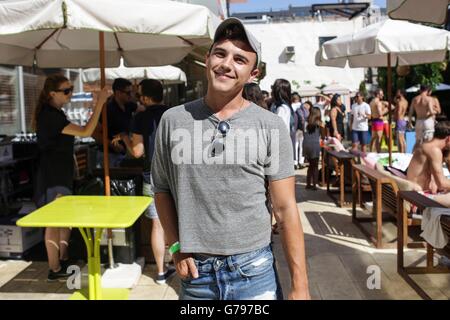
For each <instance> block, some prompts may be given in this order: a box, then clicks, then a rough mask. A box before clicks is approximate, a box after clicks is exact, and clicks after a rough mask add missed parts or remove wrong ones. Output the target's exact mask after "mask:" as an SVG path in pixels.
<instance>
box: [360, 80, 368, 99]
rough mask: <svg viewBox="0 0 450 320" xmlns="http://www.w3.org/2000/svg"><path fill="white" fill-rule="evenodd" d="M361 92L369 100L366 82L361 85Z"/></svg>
mask: <svg viewBox="0 0 450 320" xmlns="http://www.w3.org/2000/svg"><path fill="white" fill-rule="evenodd" d="M359 92H361V94H362V95H363V97H364V98H365V99H366V100H367V98H368V93H367V88H366V82H365V81H361V83H360V84H359Z"/></svg>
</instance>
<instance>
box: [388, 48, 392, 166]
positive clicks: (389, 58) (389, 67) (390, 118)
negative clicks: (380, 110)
mask: <svg viewBox="0 0 450 320" xmlns="http://www.w3.org/2000/svg"><path fill="white" fill-rule="evenodd" d="M391 62H392V61H391V54H390V53H388V54H387V66H388V67H387V98H388V103H389V123H388V124H389V131H388V132H389V137H388V139H389V141H388V149H389V165H390V166H392V142H393V141H392V108H391V101H392V65H391Z"/></svg>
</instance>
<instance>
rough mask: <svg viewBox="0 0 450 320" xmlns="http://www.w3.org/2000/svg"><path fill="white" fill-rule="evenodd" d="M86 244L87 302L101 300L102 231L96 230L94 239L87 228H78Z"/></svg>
mask: <svg viewBox="0 0 450 320" xmlns="http://www.w3.org/2000/svg"><path fill="white" fill-rule="evenodd" d="M79 229H80V233H81V235H82V237H83V239H84V242H85V243H86V249H87V255H88V258H87V260H88V286H89V288H88V292H89V300H101V299H102V283H101V267H100V240H101V238H102V233H103V229H101V228H100V229H96V230H95V234H94V237H92V234H91V231H90V230H89V229H88V228H79Z"/></svg>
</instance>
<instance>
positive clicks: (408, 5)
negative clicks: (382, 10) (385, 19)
mask: <svg viewBox="0 0 450 320" xmlns="http://www.w3.org/2000/svg"><path fill="white" fill-rule="evenodd" d="M449 2H450V1H449V0H431V1H430V0H428V1H424V0H387V12H388V15H389V18H391V19H397V20H410V21H416V22H429V23H435V24H444V23H445V21H446V20H447V8H448V5H449Z"/></svg>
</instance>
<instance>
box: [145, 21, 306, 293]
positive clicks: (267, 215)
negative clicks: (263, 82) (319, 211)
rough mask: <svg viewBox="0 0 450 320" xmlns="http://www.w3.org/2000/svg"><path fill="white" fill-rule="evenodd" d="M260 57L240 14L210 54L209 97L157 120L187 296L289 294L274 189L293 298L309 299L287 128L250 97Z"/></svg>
mask: <svg viewBox="0 0 450 320" xmlns="http://www.w3.org/2000/svg"><path fill="white" fill-rule="evenodd" d="M260 59H261V51H260V44H259V42H258V41H256V39H255V38H254V37H253V36H252V35H251V34H250V33H249V32H248V31H247V30H246V29H245V27H244V25H243V24H242V23H241V22H240V21H239V20H238V19H235V18H229V19H226V20H225V21H223V22H222V23H221V24H220V26H219V27H218V28H217V31H216V34H215V37H214V44H213V46H212V47H211V49H210V51H209V53H208V55H207V58H206V72H207V77H208V90H207V94H206V96H205V97H204V98H203V99H200V100H196V101H193V102H190V103H187V104H185V105H182V106H178V107H175V108H172V109H171V110H168V111H167V112H166V113H164V115H163V117H162V119H161V122H160V125H159V127H158V131H157V134H156V142H155V155H154V158H153V163H152V176H153V182H154V188H155V201H156V207H157V210H158V214H159V217H160V220H161V224H162V226H163V228H164V231H165V233H166V236H167V241H168V242H169V245H170V249H169V251H170V252H171V253H172V254H173V259H174V263H175V266H176V268H177V273H178V275H179V276H180V277H181V279H182V285H181V293H180V299H224V300H225V299H236V300H240V299H246V300H250V299H252V300H255V299H277V298H278V299H280V298H282V294H281V288H280V286H279V282H278V278H277V273H276V269H275V264H274V258H273V254H272V249H271V246H270V240H271V239H270V235H271V208H269V206H270V205H269V203H268V199H267V196H266V191H267V187H269V190H270V195H271V202H272V206H273V211H274V214H275V217H276V219H277V223H278V225H279V228H280V234H281V239H282V242H283V248H284V251H285V255H286V259H287V262H288V265H289V271H290V274H291V288H290V293H289V298H290V299H309V290H308V279H307V275H306V262H305V250H304V239H303V231H302V226H301V222H300V218H299V213H298V209H297V204H296V200H295V176H294V170H293V168H294V166H293V163H292V162H293V160H292V159H293V155H292V145H291V140H290V137H289V133H288V131H287V129H286V126H285V125H284V123H283V122H282V120H281V119H280V118H279V117H277V116H276V115H274V114H272V113H270V112H269V111H266V110H263V109H261V108H260V107H258V106H256V105H255V104H253V103H250V102H249V101H247V100H245V99H243V98H242V90H243V87H244V85H245V83H248V82H251V81H253V79H255V78H256V77H257V76H258V74H259V71H258V68H257V66H258V63H259V62H260Z"/></svg>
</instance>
